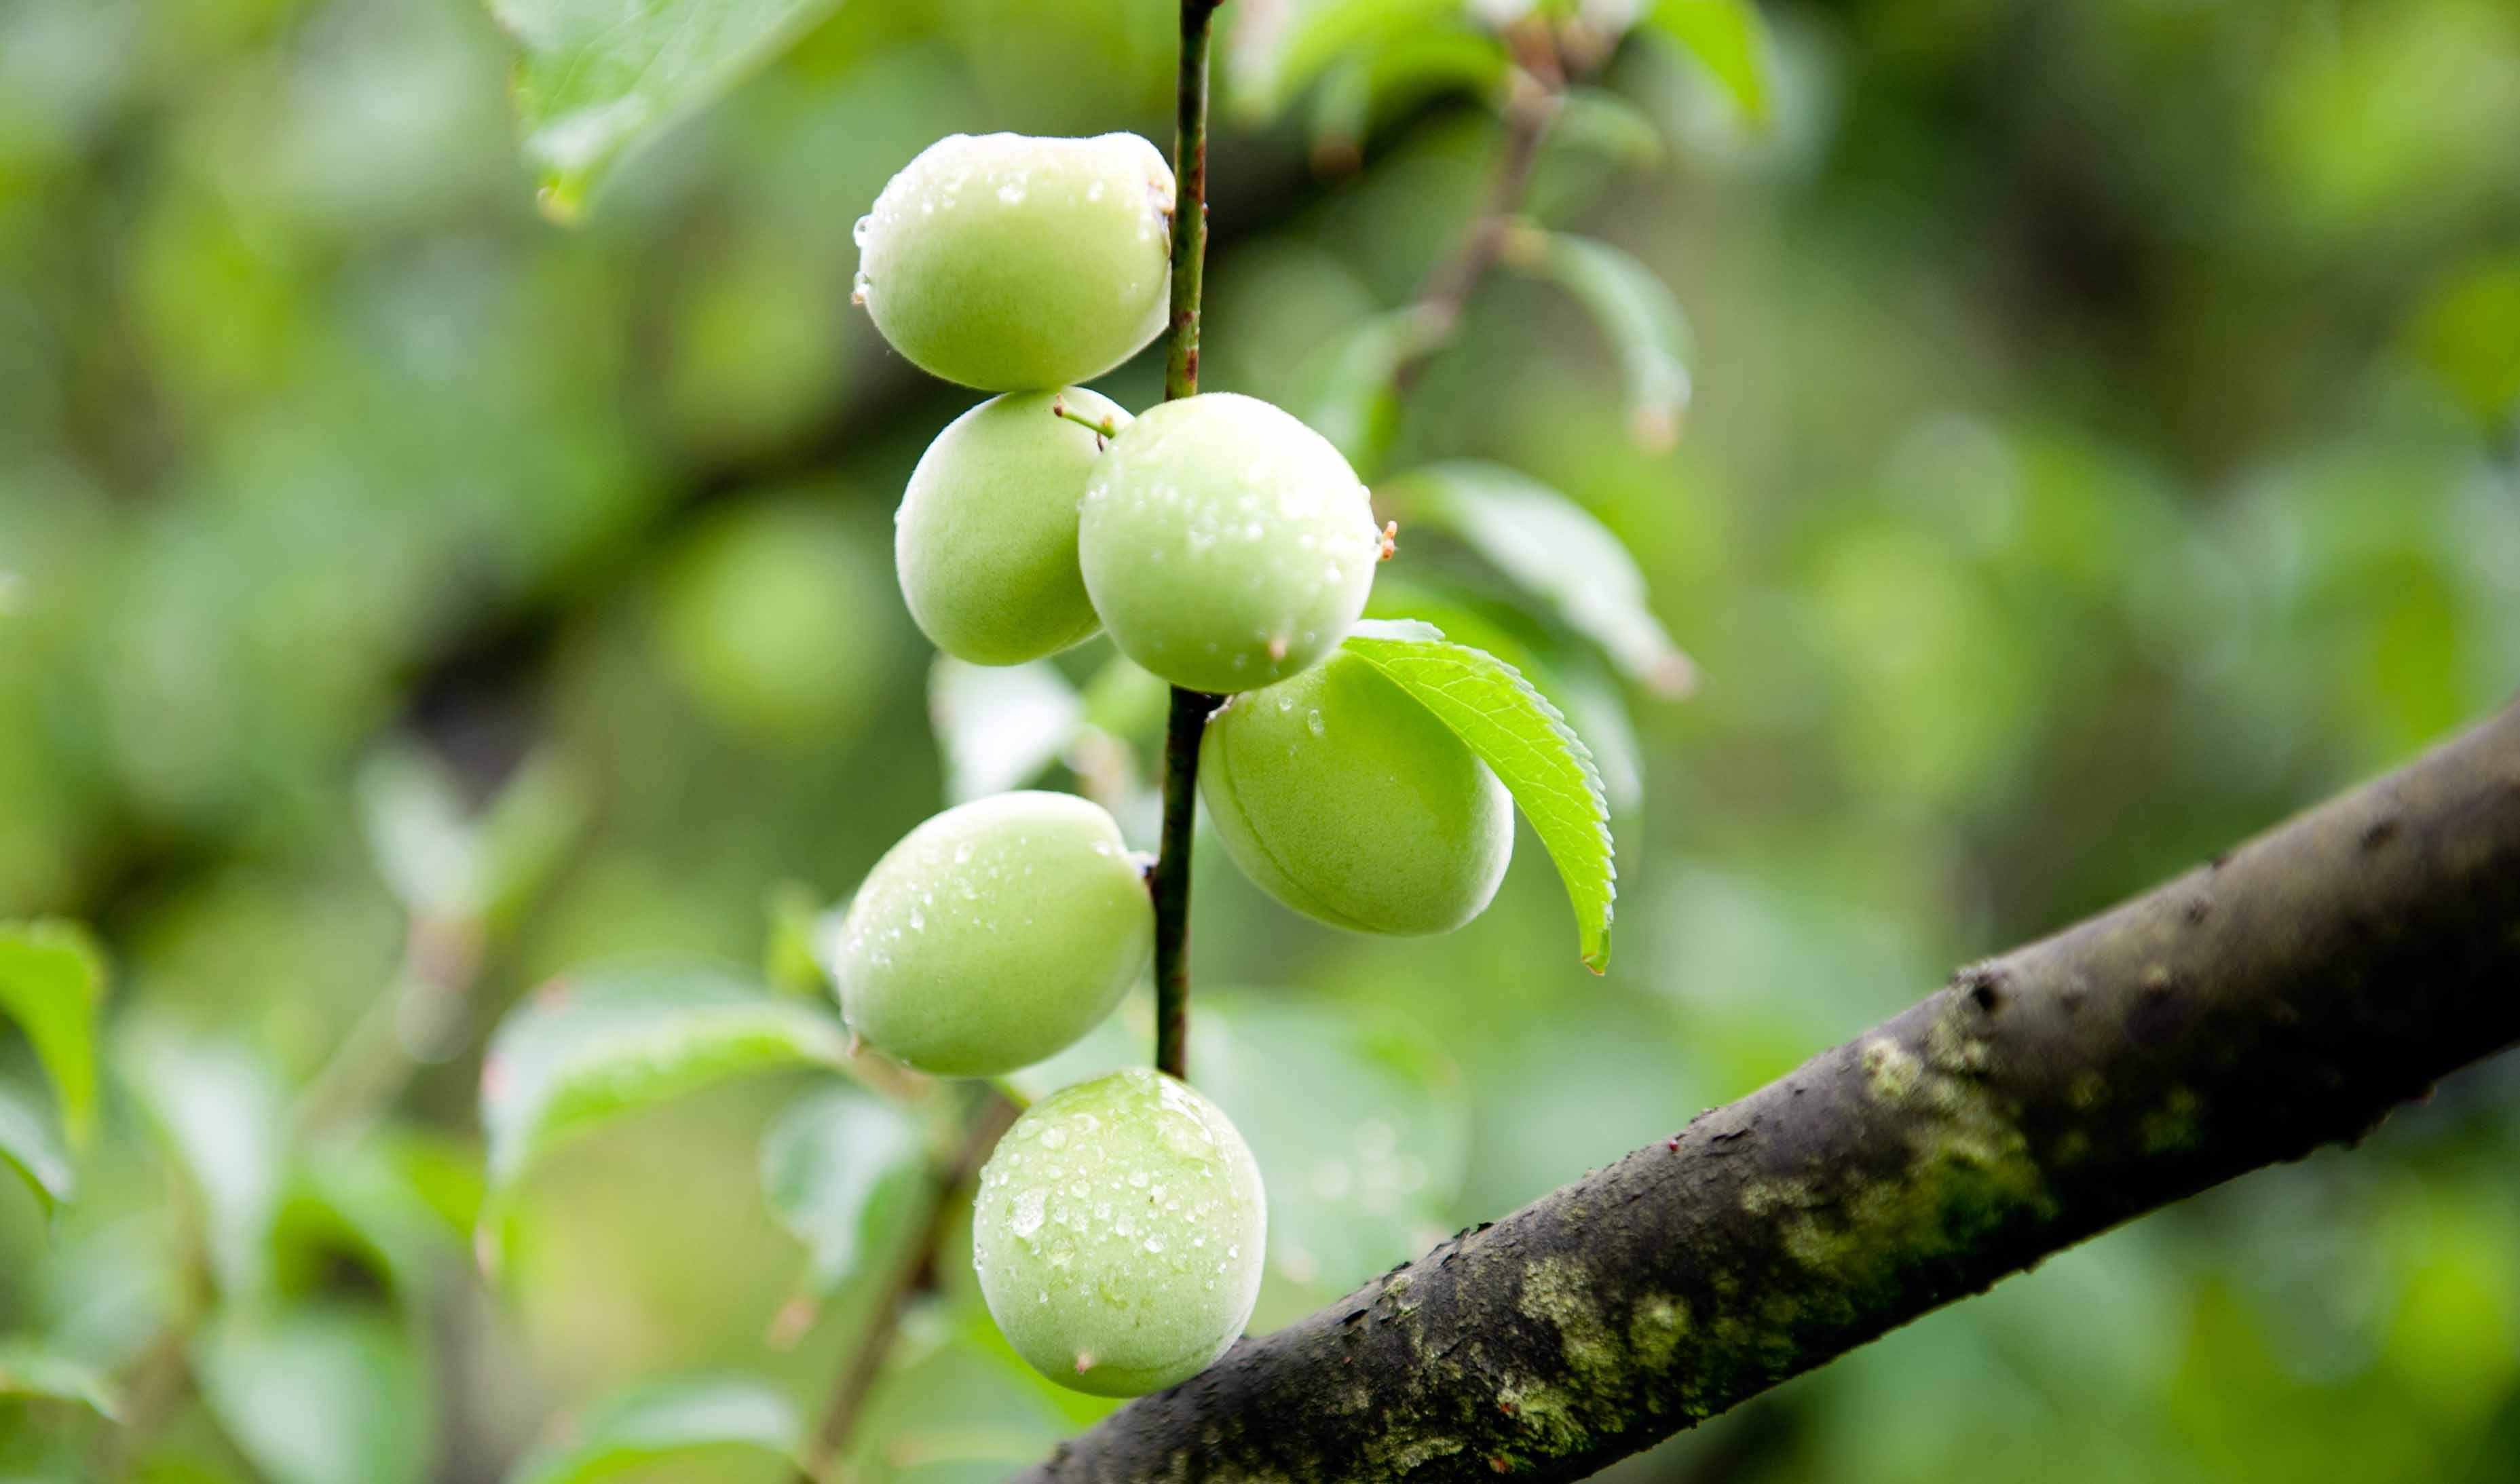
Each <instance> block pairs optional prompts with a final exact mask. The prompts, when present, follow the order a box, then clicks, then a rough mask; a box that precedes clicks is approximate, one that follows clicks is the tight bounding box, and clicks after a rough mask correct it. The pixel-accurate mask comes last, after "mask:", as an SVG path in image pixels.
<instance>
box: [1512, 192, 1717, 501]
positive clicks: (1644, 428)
mask: <svg viewBox="0 0 2520 1484" xmlns="http://www.w3.org/2000/svg"><path fill="white" fill-rule="evenodd" d="M1506 260H1507V261H1508V262H1509V263H1511V264H1513V265H1514V266H1516V267H1518V268H1521V269H1522V270H1524V271H1525V272H1528V273H1531V274H1534V275H1536V276H1538V277H1541V278H1545V279H1549V280H1551V281H1552V282H1553V283H1555V284H1557V285H1558V286H1559V287H1560V288H1562V289H1564V290H1565V291H1566V292H1568V293H1569V294H1572V295H1573V296H1574V298H1575V301H1576V302H1577V303H1580V304H1582V305H1583V306H1584V307H1585V309H1587V310H1588V311H1590V312H1591V314H1592V316H1593V322H1594V323H1595V324H1597V325H1598V326H1599V327H1600V328H1601V334H1602V335H1603V337H1606V338H1607V339H1608V340H1609V342H1610V347H1611V349H1612V350H1614V351H1616V352H1617V354H1618V357H1619V376H1620V380H1621V381H1623V382H1626V383H1627V392H1628V432H1629V435H1630V436H1631V437H1633V438H1635V439H1636V440H1637V443H1638V444H1639V446H1641V447H1643V448H1646V449H1649V450H1652V451H1654V452H1657V453H1659V452H1662V451H1664V450H1667V449H1669V448H1671V447H1672V446H1673V445H1674V444H1676V443H1678V442H1679V441H1680V431H1681V427H1682V426H1683V425H1684V424H1685V423H1687V422H1688V401H1689V395H1690V382H1689V376H1688V361H1689V356H1690V354H1691V342H1690V337H1689V333H1688V317H1687V316H1686V315H1684V314H1683V313H1682V312H1681V308H1680V300H1678V299H1676V298H1674V297H1672V292H1671V290H1670V289H1669V288H1668V287H1667V286H1666V285H1665V284H1664V283H1663V281H1662V280H1661V279H1658V278H1656V277H1654V275H1653V270H1652V269H1650V268H1647V267H1646V266H1645V265H1644V264H1643V263H1641V262H1638V261H1637V260H1636V259H1635V258H1634V257H1632V256H1630V255H1629V254H1628V253H1627V252H1625V251H1623V250H1621V249H1620V248H1617V247H1611V246H1610V245H1609V244H1607V243H1602V242H1595V241H1594V240H1593V239H1591V238H1588V237H1571V236H1569V235H1567V234H1566V233H1563V232H1543V231H1540V230H1538V229H1533V228H1526V229H1523V230H1521V231H1519V232H1517V233H1515V234H1514V236H1513V237H1512V238H1511V239H1510V240H1509V242H1508V251H1507V254H1506Z"/></svg>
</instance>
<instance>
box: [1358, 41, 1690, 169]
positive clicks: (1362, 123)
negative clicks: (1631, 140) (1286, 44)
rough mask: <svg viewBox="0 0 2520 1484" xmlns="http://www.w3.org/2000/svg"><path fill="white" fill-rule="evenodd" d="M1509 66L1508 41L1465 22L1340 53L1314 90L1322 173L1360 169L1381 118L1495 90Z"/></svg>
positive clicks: (1502, 80) (1657, 138) (1658, 139)
mask: <svg viewBox="0 0 2520 1484" xmlns="http://www.w3.org/2000/svg"><path fill="white" fill-rule="evenodd" d="M1507 69H1508V61H1507V57H1506V52H1505V47H1504V45H1503V43H1501V42H1499V41H1498V40H1497V38H1496V37H1494V36H1492V35H1489V34H1487V33H1486V32H1483V31H1473V30H1469V29H1467V28H1449V29H1426V30H1413V31H1410V32H1407V33H1405V34H1402V35H1398V36H1391V37H1386V38H1384V39H1382V40H1381V41H1380V42H1379V44H1377V45H1375V46H1373V48H1372V49H1371V50H1369V51H1366V52H1364V53H1361V54H1350V55H1348V56H1346V57H1343V58H1341V59H1340V60H1339V61H1338V62H1337V63H1335V64H1334V65H1333V66H1331V67H1329V69H1328V71H1327V72H1326V73H1325V74H1324V76H1323V78H1322V84H1321V86H1320V87H1318V88H1316V89H1315V90H1314V92H1313V107H1312V111H1311V119H1310V128H1311V133H1312V152H1313V167H1314V168H1315V169H1316V170H1320V171H1322V172H1324V173H1333V172H1336V171H1341V170H1347V169H1353V168H1355V167H1356V165H1358V164H1359V163H1361V162H1362V159H1363V150H1364V145H1365V138H1366V135H1367V134H1368V133H1370V132H1372V130H1373V123H1374V120H1375V118H1376V117H1377V116H1380V117H1385V118H1388V117H1390V116H1392V115H1394V114H1396V113H1400V112H1405V111H1407V110H1408V109H1410V108H1412V107H1414V106H1416V105H1417V104H1418V103H1420V102H1422V101H1423V100H1425V99H1427V98H1429V97H1433V96H1437V95H1441V94H1445V93H1453V92H1474V93H1482V94H1484V93H1489V92H1491V91H1492V90H1494V89H1495V88H1497V87H1498V86H1499V85H1500V84H1502V83H1503V82H1504V80H1505V76H1506V72H1507ZM1648 128H1650V125H1648ZM1655 138H1656V142H1657V144H1659V141H1660V136H1659V135H1657V136H1655Z"/></svg>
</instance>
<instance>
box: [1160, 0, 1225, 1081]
mask: <svg viewBox="0 0 2520 1484" xmlns="http://www.w3.org/2000/svg"><path fill="white" fill-rule="evenodd" d="M1216 6H1217V0H1182V6H1181V81H1180V83H1179V85H1178V87H1177V88H1176V90H1175V115H1174V132H1173V180H1174V194H1173V251H1172V275H1173V279H1172V324H1171V329H1170V331H1169V333H1168V337H1167V338H1166V341H1165V345H1164V400H1165V401H1167V402H1170V401H1174V400H1176V399H1178V398H1181V397H1188V396H1195V395H1197V394H1198V311H1199V289H1200V286H1201V283H1202V281H1203V279H1204V277H1205V274H1206V264H1207V57H1208V52H1209V51H1210V50H1211V47H1212V42H1213V40H1214V36H1215V31H1216ZM1215 709H1216V697H1213V696H1204V695H1201V694H1200V693H1198V692H1196V691H1185V690H1183V689H1182V688H1181V687H1179V686H1175V687H1173V692H1172V711H1171V718H1170V721H1169V722H1168V724H1167V725H1166V726H1165V728H1164V783H1163V794H1164V823H1163V837H1162V839H1160V840H1159V841H1157V842H1156V847H1155V866H1154V870H1153V871H1151V872H1149V873H1148V877H1147V889H1148V891H1149V892H1150V893H1152V894H1153V896H1154V902H1155V1065H1156V1067H1157V1068H1158V1069H1160V1070H1162V1071H1166V1072H1170V1073H1171V1074H1172V1075H1174V1076H1176V1077H1181V1078H1185V1079H1187V1078H1188V1077H1189V1076H1190V851H1191V839H1192V835H1193V829H1192V827H1193V824H1194V823H1195V822H1196V820H1197V817H1198V741H1199V735H1200V734H1201V733H1202V732H1204V731H1205V730H1206V728H1207V718H1208V716H1209V714H1210V713H1212V712H1213V711H1215Z"/></svg>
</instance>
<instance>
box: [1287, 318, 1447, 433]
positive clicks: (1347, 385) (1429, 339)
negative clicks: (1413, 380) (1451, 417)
mask: <svg viewBox="0 0 2520 1484" xmlns="http://www.w3.org/2000/svg"><path fill="white" fill-rule="evenodd" d="M1437 338H1438V334H1437V330H1436V326H1435V321H1434V318H1433V316H1432V315H1431V314H1430V313H1429V312H1428V311H1427V309H1426V308H1425V306H1423V305H1420V304H1410V305H1407V306H1404V307H1402V308H1399V309H1393V310H1388V311H1386V312H1384V313H1381V314H1377V315H1373V316H1372V317H1370V318H1368V319H1365V320H1363V321H1360V322H1359V323H1358V324H1356V325H1355V326H1354V327H1353V328H1351V329H1350V330H1348V331H1347V332H1346V333H1345V334H1344V335H1343V336H1342V337H1340V339H1339V341H1338V348H1337V350H1336V351H1335V353H1334V354H1333V355H1332V356H1331V358H1330V363H1329V369H1328V373H1327V374H1326V375H1325V376H1324V378H1323V380H1322V387H1321V391H1320V393H1319V395H1318V396H1317V397H1316V398H1315V400H1314V403H1313V412H1312V416H1311V417H1310V418H1308V419H1306V420H1305V421H1306V422H1308V423H1310V424H1311V425H1312V427H1313V429H1314V430H1315V431H1316V432H1319V433H1320V434H1321V435H1322V436H1323V437H1325V438H1328V439H1329V440H1330V442H1331V443H1333V444H1335V445H1336V446H1337V448H1338V450H1339V452H1341V453H1343V454H1345V455H1347V457H1348V461H1349V462H1350V463H1352V464H1354V465H1356V466H1357V468H1358V469H1359V470H1360V471H1363V472H1366V473H1367V474H1368V475H1369V476H1370V475H1371V473H1372V472H1373V467H1374V465H1375V464H1377V463H1378V462H1379V461H1380V457H1381V453H1382V449H1383V446H1384V445H1385V444H1386V443H1388V442H1389V441H1390V438H1391V430H1392V424H1393V420H1394V418H1395V417H1396V416H1397V406H1398V398H1399V390H1398V384H1397V383H1398V381H1399V377H1400V371H1401V368H1402V367H1404V366H1407V365H1408V364H1409V363H1410V362H1411V361H1413V360H1415V359H1417V358H1418V356H1420V355H1423V354H1425V353H1426V351H1427V350H1428V349H1430V348H1432V347H1433V345H1434V344H1435V342H1436V340H1437Z"/></svg>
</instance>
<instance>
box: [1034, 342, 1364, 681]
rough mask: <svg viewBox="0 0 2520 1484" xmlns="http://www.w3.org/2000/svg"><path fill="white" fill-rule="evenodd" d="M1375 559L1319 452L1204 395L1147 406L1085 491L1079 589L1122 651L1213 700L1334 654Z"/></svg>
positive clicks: (1331, 462) (1261, 416) (1315, 441)
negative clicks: (1208, 694) (1082, 585)
mask: <svg viewBox="0 0 2520 1484" xmlns="http://www.w3.org/2000/svg"><path fill="white" fill-rule="evenodd" d="M1380 553H1381V542H1380V538H1379V537H1378V536H1377V535H1376V534H1375V531H1374V526H1373V505H1372V503H1371V502H1370V501H1369V500H1368V499H1367V497H1366V491H1365V486H1364V485H1363V484H1361V483H1359V482H1358V480H1357V477H1356V472H1355V471H1354V470H1352V469H1350V468H1348V463H1347V460H1346V459H1344V458H1342V457H1341V456H1340V454H1339V451H1338V450H1337V449H1336V448H1333V447H1331V446H1330V443H1329V440H1328V439H1327V438H1325V437H1323V436H1322V435H1321V434H1319V433H1317V432H1315V431H1313V430H1312V429H1311V428H1309V427H1305V426H1304V425H1303V424H1302V423H1300V422H1298V421H1296V420H1295V419H1294V418H1292V417H1289V416H1287V415H1286V414H1285V413H1283V412H1281V411H1279V410H1278V409H1277V408H1275V407H1272V406H1270V405H1269V404H1268V403H1266V402H1263V401H1260V400H1258V399H1256V398H1253V397H1246V396H1238V395H1236V394H1235V393H1233V392H1223V391H1211V392H1205V393H1202V394H1200V395H1198V396H1193V397H1184V398H1182V399H1180V400H1179V401H1173V402H1165V403H1163V404H1161V405H1160V406H1156V407H1152V408H1149V409H1148V410H1147V411H1146V412H1145V413H1144V414H1143V415H1141V416H1140V417H1139V419H1138V421H1137V422H1135V423H1133V424H1131V425H1130V426H1129V427H1127V428H1125V429H1123V430H1122V431H1121V433H1120V436H1119V437H1118V438H1116V439H1114V440H1112V443H1111V447H1110V450H1109V452H1107V453H1105V454H1104V455H1103V456H1102V459H1101V460H1100V461H1099V462H1098V463H1097V464H1096V465H1095V468H1094V474H1093V477H1092V479H1091V480H1089V481H1088V482H1087V484H1086V486H1085V504H1084V510H1083V515H1082V517H1081V519H1080V520H1079V522H1078V527H1077V554H1078V556H1079V558H1080V559H1081V560H1082V562H1083V563H1084V567H1085V590H1086V591H1087V592H1088V593H1090V594H1092V595H1093V598H1094V607H1095V611H1097V612H1099V613H1101V614H1102V625H1103V627H1105V628H1107V629H1109V630H1110V631H1111V638H1112V641H1113V642H1114V643H1116V644H1117V645H1119V647H1120V650H1121V652H1123V653H1125V654H1127V655H1128V656H1129V657H1130V658H1131V659H1134V660H1136V661H1137V662H1138V663H1139V664H1141V665H1144V666H1145V667H1146V668H1148V669H1149V670H1152V671H1154V672H1155V673H1156V674H1157V675H1160V676H1162V677H1163V678H1164V679H1166V680H1168V681H1171V682H1172V683H1173V684H1174V685H1177V686H1185V687H1188V688H1189V689H1191V690H1193V691H1211V692H1216V693H1220V694H1226V693H1232V692H1236V691H1248V690H1251V689H1253V688H1255V687H1258V686H1265V685H1269V684H1271V683H1272V682H1275V681H1279V680H1283V679H1284V678H1285V677H1286V676H1289V675H1292V674H1294V673H1295V672H1296V671H1298V670H1301V669H1303V668H1304V667H1305V666H1306V665H1309V664H1311V663H1312V662H1313V661H1314V660H1316V659H1319V658H1320V657H1321V656H1322V655H1324V654H1326V653H1328V652H1330V651H1331V650H1333V649H1335V648H1337V646H1338V643H1339V641H1340V640H1341V639H1343V638H1345V637H1346V635H1347V631H1348V626H1349V625H1350V624H1352V623H1354V622H1356V620H1357V617H1358V615H1359V614H1361V613H1363V612H1364V611H1365V599H1366V594H1367V592H1368V591H1369V590H1370V589H1371V588H1372V587H1373V568H1374V563H1375V562H1376V561H1377V560H1378V559H1379V557H1380Z"/></svg>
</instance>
